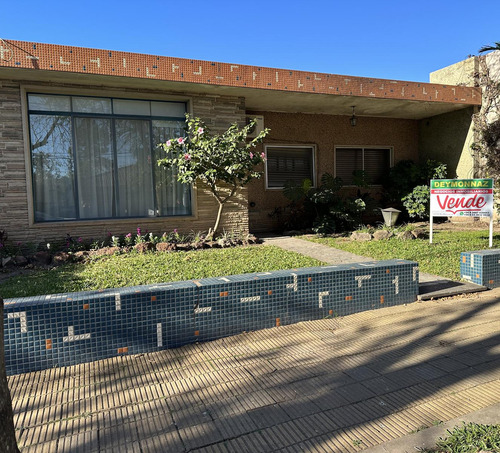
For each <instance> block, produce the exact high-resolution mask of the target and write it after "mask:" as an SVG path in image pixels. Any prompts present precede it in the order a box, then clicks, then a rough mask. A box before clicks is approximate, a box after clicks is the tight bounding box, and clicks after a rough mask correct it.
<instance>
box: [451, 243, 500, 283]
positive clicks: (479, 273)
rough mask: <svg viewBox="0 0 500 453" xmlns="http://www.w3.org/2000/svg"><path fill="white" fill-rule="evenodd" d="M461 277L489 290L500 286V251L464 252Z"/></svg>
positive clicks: (461, 256) (461, 258)
mask: <svg viewBox="0 0 500 453" xmlns="http://www.w3.org/2000/svg"><path fill="white" fill-rule="evenodd" d="M460 276H461V277H462V279H464V280H467V281H469V282H472V283H476V284H477V285H483V286H486V287H488V288H496V287H498V286H500V249H490V250H476V251H474V252H462V254H461V255H460Z"/></svg>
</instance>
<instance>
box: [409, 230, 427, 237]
mask: <svg viewBox="0 0 500 453" xmlns="http://www.w3.org/2000/svg"><path fill="white" fill-rule="evenodd" d="M411 234H413V237H414V238H415V239H418V238H421V237H423V236H424V235H425V230H422V229H421V228H417V229H415V230H413V231H412V232H411Z"/></svg>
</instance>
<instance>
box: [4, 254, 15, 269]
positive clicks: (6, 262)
mask: <svg viewBox="0 0 500 453" xmlns="http://www.w3.org/2000/svg"><path fill="white" fill-rule="evenodd" d="M13 265H14V260H13V259H12V257H11V256H7V257H5V258H2V267H7V266H13Z"/></svg>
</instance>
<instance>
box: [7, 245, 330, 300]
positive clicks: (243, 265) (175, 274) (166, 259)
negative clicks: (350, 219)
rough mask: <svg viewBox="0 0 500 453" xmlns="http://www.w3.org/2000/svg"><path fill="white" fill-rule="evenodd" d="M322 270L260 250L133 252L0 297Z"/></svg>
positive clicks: (23, 280) (42, 274)
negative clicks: (229, 276) (273, 272)
mask: <svg viewBox="0 0 500 453" xmlns="http://www.w3.org/2000/svg"><path fill="white" fill-rule="evenodd" d="M322 264H324V263H321V262H320V261H317V260H315V259H313V258H308V257H305V256H302V255H299V254H297V253H294V252H288V251H285V250H281V249H279V248H277V247H273V246H262V245H254V246H250V247H236V248H227V249H209V250H196V251H190V252H175V253H146V254H138V253H134V252H132V253H128V254H123V255H113V256H103V257H99V258H95V259H93V260H92V261H90V262H87V263H85V264H82V263H80V264H67V265H63V266H60V267H56V268H54V269H51V270H43V271H37V272H35V273H32V274H30V275H24V276H17V277H12V278H10V279H8V280H6V281H4V282H3V283H2V284H0V297H3V298H10V297H27V296H37V295H42V294H55V293H66V292H76V291H88V290H99V289H106V288H119V287H124V286H136V285H147V284H152V283H162V282H171V281H180V280H192V279H199V278H205V277H219V276H224V275H231V274H245V273H250V272H264V271H272V270H280V269H293V268H297V267H310V266H320V265H322Z"/></svg>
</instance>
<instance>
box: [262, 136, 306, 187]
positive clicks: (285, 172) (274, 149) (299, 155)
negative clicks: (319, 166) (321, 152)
mask: <svg viewBox="0 0 500 453" xmlns="http://www.w3.org/2000/svg"><path fill="white" fill-rule="evenodd" d="M266 158H267V159H266V175H267V187H268V188H269V189H279V188H282V187H284V185H285V183H287V182H291V183H295V184H301V183H302V181H304V179H310V180H311V181H312V183H313V184H314V146H266Z"/></svg>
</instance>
